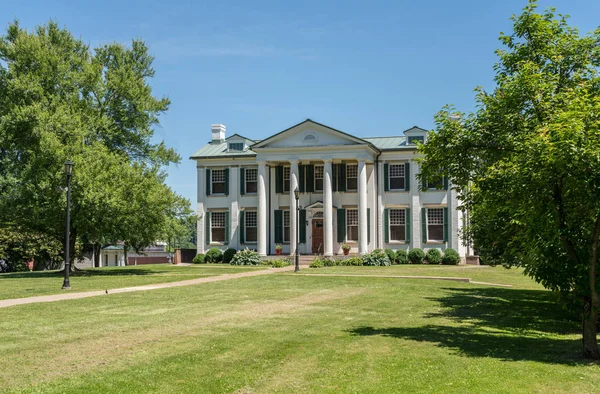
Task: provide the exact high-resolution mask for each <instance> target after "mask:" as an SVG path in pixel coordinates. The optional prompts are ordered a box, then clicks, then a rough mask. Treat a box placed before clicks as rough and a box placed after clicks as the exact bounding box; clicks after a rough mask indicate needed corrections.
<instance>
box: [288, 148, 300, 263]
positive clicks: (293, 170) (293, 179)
mask: <svg viewBox="0 0 600 394" xmlns="http://www.w3.org/2000/svg"><path fill="white" fill-rule="evenodd" d="M297 187H298V160H290V255H293V254H295V253H296V237H297V236H298V234H297V232H296V230H297V222H296V196H295V195H294V190H296V188H297Z"/></svg>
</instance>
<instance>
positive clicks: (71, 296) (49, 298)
mask: <svg viewBox="0 0 600 394" xmlns="http://www.w3.org/2000/svg"><path fill="white" fill-rule="evenodd" d="M293 270H294V266H293V265H292V266H289V267H284V268H268V269H263V270H257V271H248V272H240V273H238V274H223V275H217V276H209V277H206V278H197V279H189V280H182V281H179V282H168V283H155V284H151V285H143V286H134V287H124V288H121V289H109V290H95V291H86V292H78V293H70V292H68V291H66V292H65V293H61V294H52V295H45V296H37V297H27V298H11V299H8V300H0V308H7V307H9V306H15V305H24V304H34V303H36V302H54V301H65V300H76V299H79V298H88V297H98V296H104V295H109V294H118V293H130V292H133V291H146V290H157V289H167V288H170V287H181V286H190V285H197V284H200V283H210V282H220V281H223V280H230V279H238V278H245V277H249V276H260V275H269V274H276V273H278V272H285V271H293Z"/></svg>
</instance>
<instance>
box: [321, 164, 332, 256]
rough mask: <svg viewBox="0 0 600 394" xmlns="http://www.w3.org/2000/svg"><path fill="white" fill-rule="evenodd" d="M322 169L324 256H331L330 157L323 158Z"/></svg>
mask: <svg viewBox="0 0 600 394" xmlns="http://www.w3.org/2000/svg"><path fill="white" fill-rule="evenodd" d="M324 163H325V166H324V171H323V238H324V240H323V241H324V242H323V243H324V244H325V246H324V248H323V254H324V255H325V256H333V194H332V191H331V172H332V170H331V168H332V167H331V159H326V160H324Z"/></svg>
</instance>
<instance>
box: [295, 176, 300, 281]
mask: <svg viewBox="0 0 600 394" xmlns="http://www.w3.org/2000/svg"><path fill="white" fill-rule="evenodd" d="M294 197H295V198H296V268H295V269H294V272H300V255H299V253H298V244H299V242H298V240H299V239H300V205H299V204H298V201H299V200H300V191H299V190H298V188H297V187H296V188H295V189H294Z"/></svg>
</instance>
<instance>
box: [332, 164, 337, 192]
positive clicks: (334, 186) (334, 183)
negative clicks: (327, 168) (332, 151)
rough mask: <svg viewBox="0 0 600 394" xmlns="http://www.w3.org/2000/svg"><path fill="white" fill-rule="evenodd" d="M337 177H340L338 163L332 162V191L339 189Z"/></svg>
mask: <svg viewBox="0 0 600 394" xmlns="http://www.w3.org/2000/svg"><path fill="white" fill-rule="evenodd" d="M337 179H338V165H337V164H332V165H331V191H334V192H337V191H338V187H337V184H338V182H337Z"/></svg>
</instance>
